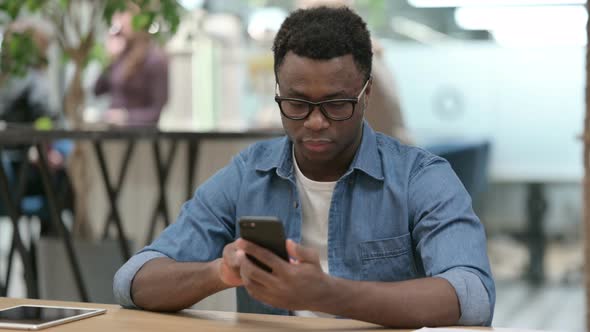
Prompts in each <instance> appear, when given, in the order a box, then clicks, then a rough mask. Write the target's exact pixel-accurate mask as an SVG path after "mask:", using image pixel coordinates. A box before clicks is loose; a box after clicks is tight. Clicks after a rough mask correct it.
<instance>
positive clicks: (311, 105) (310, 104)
mask: <svg viewBox="0 0 590 332" xmlns="http://www.w3.org/2000/svg"><path fill="white" fill-rule="evenodd" d="M371 79H372V76H369V78H368V79H367V81H366V82H365V85H364V86H363V88H362V89H361V92H359V94H358V96H357V97H356V98H338V99H328V100H323V101H318V102H313V101H309V100H305V99H299V98H287V97H281V96H279V83H278V82H277V83H275V102H276V103H277V104H278V105H279V109H280V110H281V114H283V116H284V117H286V118H287V119H290V120H305V119H307V117H309V115H310V114H311V112H313V109H314V108H315V107H316V106H319V107H320V112H322V114H323V115H324V116H325V117H326V118H328V119H330V120H333V121H346V120H348V119H350V118H352V116H353V115H354V111H355V110H356V104H358V102H359V101H360V99H361V97H362V95H363V93H365V90H366V89H367V87H368V86H369V82H370V81H371ZM283 101H295V102H299V103H305V104H307V106H308V107H309V110H308V111H307V113H306V114H305V115H303V116H298V117H293V116H290V115H287V114H286V113H285V112H284V111H283V107H282V106H281V103H282V102H283ZM334 102H349V103H351V104H352V112H351V113H350V115H349V116H348V117H346V118H334V117H332V116H330V115H329V114H328V112H327V111H326V110H325V109H324V106H323V105H324V104H327V103H334Z"/></svg>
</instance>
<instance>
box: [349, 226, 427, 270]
mask: <svg viewBox="0 0 590 332" xmlns="http://www.w3.org/2000/svg"><path fill="white" fill-rule="evenodd" d="M359 250H360V258H361V264H362V280H366V281H401V280H407V279H413V278H416V277H417V273H416V266H415V264H414V255H413V251H412V239H411V237H410V233H407V234H405V235H402V236H397V237H393V238H387V239H379V240H373V241H368V242H362V243H359Z"/></svg>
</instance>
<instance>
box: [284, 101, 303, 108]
mask: <svg viewBox="0 0 590 332" xmlns="http://www.w3.org/2000/svg"><path fill="white" fill-rule="evenodd" d="M287 103H288V104H289V107H293V108H307V104H306V103H304V102H301V101H295V100H288V101H287Z"/></svg>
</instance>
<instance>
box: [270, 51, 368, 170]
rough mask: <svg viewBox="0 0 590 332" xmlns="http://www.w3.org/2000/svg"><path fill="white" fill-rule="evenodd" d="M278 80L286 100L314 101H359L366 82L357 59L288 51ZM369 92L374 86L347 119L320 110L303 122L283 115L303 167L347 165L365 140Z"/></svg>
mask: <svg viewBox="0 0 590 332" xmlns="http://www.w3.org/2000/svg"><path fill="white" fill-rule="evenodd" d="M277 79H278V83H279V91H280V96H281V97H289V98H299V99H305V100H308V101H312V102H319V101H324V100H329V99H339V98H356V97H357V96H358V94H359V93H360V92H361V90H362V88H363V86H364V84H365V82H366V80H365V77H364V75H363V74H362V73H361V72H360V71H359V70H358V68H357V66H356V64H355V63H354V60H353V57H352V55H345V56H341V57H336V58H332V59H330V60H314V59H310V58H306V57H301V56H298V55H296V54H294V53H293V52H289V53H287V55H286V56H285V58H284V59H283V63H282V65H281V66H280V67H279V68H278V72H277ZM370 92H371V87H370V85H369V86H367V88H366V90H365V93H364V94H363V95H362V96H361V98H360V100H359V102H358V104H357V105H356V107H355V110H354V113H353V115H352V117H351V118H350V119H348V120H344V121H334V120H330V119H328V118H327V117H326V116H324V115H323V114H322V112H321V111H320V109H319V107H315V108H314V110H313V111H312V112H311V114H310V115H309V116H308V117H307V118H306V119H304V120H291V119H288V118H286V117H285V116H282V121H283V127H284V128H285V131H286V132H287V135H288V136H289V137H290V138H291V140H292V141H293V144H294V148H295V156H296V157H297V162H298V163H299V166H300V167H301V168H302V169H304V168H306V166H307V168H317V167H319V166H336V167H348V165H349V164H350V162H351V161H352V158H353V157H354V155H355V153H356V150H357V148H358V146H359V144H360V141H361V137H362V122H363V115H364V111H365V107H366V105H367V101H368V96H369V94H370ZM306 175H308V174H306Z"/></svg>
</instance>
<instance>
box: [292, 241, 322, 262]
mask: <svg viewBox="0 0 590 332" xmlns="http://www.w3.org/2000/svg"><path fill="white" fill-rule="evenodd" d="M286 245H287V253H288V254H289V256H290V257H292V258H294V259H295V260H297V261H298V262H310V263H318V262H319V261H320V258H319V255H318V252H317V251H316V250H315V249H313V248H307V247H304V246H302V245H299V244H297V243H295V241H293V240H291V239H289V240H287V244H286Z"/></svg>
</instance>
